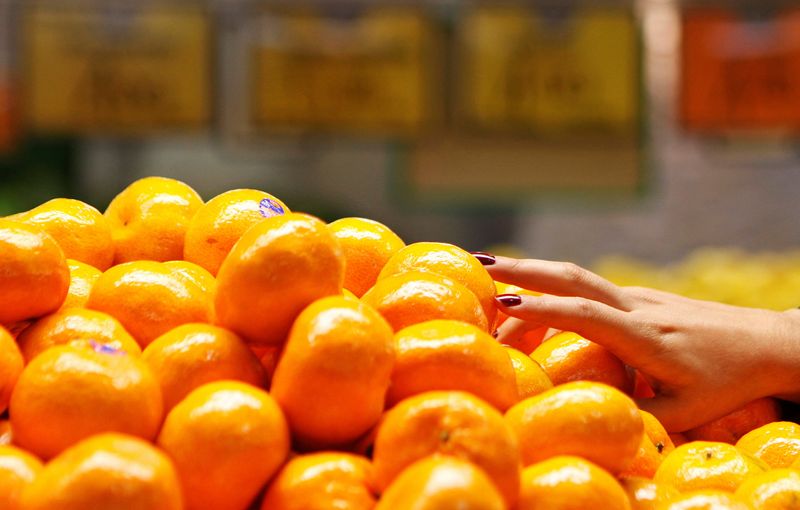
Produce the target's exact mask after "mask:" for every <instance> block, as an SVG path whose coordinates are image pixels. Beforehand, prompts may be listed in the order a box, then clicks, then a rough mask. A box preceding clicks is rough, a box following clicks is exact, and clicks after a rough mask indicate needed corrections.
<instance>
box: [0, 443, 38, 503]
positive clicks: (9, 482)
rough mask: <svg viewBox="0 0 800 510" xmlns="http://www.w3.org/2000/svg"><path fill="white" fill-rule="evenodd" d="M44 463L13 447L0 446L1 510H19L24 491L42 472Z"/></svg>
mask: <svg viewBox="0 0 800 510" xmlns="http://www.w3.org/2000/svg"><path fill="white" fill-rule="evenodd" d="M42 467H43V466H42V462H41V461H40V460H39V459H37V458H36V457H34V456H33V455H31V454H30V453H28V452H26V451H24V450H20V449H19V448H15V447H13V446H3V445H0V508H2V509H3V510H19V509H20V508H21V506H20V498H21V497H22V491H23V489H24V488H25V487H26V486H27V485H29V484H31V483H32V482H33V480H34V479H35V478H36V476H37V475H38V474H39V473H40V472H41V471H42Z"/></svg>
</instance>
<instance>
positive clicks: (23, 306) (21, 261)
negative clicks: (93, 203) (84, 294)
mask: <svg viewBox="0 0 800 510" xmlns="http://www.w3.org/2000/svg"><path fill="white" fill-rule="evenodd" d="M0 267H2V268H3V270H2V272H0V289H3V292H0V325H6V326H8V325H11V324H13V323H15V322H19V321H24V320H27V319H33V318H35V317H40V316H42V315H46V314H48V313H50V312H54V311H56V310H57V309H58V308H59V307H60V306H61V304H62V303H63V302H64V299H65V298H66V296H67V292H68V290H69V268H68V267H67V261H66V259H65V258H64V252H63V251H62V250H61V248H60V247H59V246H58V243H56V241H55V240H54V239H53V238H52V237H51V236H50V235H49V234H47V233H46V232H45V231H44V230H42V229H41V228H40V227H37V226H33V225H28V224H27V223H20V222H17V221H11V220H6V219H0Z"/></svg>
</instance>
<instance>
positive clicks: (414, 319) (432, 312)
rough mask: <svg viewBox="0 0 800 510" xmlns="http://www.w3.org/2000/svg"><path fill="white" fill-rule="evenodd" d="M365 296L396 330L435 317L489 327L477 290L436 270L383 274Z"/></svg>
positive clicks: (485, 329) (484, 327)
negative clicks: (476, 293)
mask: <svg viewBox="0 0 800 510" xmlns="http://www.w3.org/2000/svg"><path fill="white" fill-rule="evenodd" d="M361 299H362V301H364V302H365V303H367V304H368V305H370V306H372V307H373V308H375V309H376V310H378V312H380V314H381V315H383V317H384V318H385V319H386V320H387V321H389V324H390V325H391V326H392V329H394V330H395V331H400V330H401V329H403V328H405V327H406V326H411V325H412V324H418V323H420V322H425V321H430V320H435V319H451V320H458V321H462V322H467V323H469V324H473V325H475V326H477V327H479V328H480V329H482V330H483V331H487V328H488V323H487V322H486V314H485V313H484V312H483V308H481V304H480V302H479V301H478V298H476V297H475V294H473V293H472V291H470V290H469V289H468V288H466V287H464V286H463V285H461V284H460V283H457V282H455V281H454V280H451V279H449V278H446V277H444V276H440V275H438V274H434V273H422V272H419V271H410V272H407V273H401V274H397V275H394V276H387V277H385V278H381V279H380V280H378V282H377V283H376V284H375V286H374V287H372V288H371V289H369V290H368V291H367V292H366V293H365V294H364V295H363V296H362V297H361Z"/></svg>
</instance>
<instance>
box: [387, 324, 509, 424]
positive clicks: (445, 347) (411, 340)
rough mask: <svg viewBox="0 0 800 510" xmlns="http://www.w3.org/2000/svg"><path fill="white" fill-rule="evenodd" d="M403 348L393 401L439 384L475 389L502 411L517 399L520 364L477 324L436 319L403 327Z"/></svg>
mask: <svg viewBox="0 0 800 510" xmlns="http://www.w3.org/2000/svg"><path fill="white" fill-rule="evenodd" d="M394 345H395V350H396V353H397V356H396V360H395V363H394V368H393V369H392V384H391V386H390V387H389V393H388V394H387V397H386V398H387V401H388V404H389V405H394V404H396V403H397V402H399V401H401V400H403V399H405V398H407V397H410V396H412V395H417V394H419V393H423V392H426V391H433V390H460V391H466V392H469V393H472V394H473V395H476V396H478V397H480V398H482V399H483V400H485V401H486V402H489V403H490V404H492V405H493V406H495V407H497V408H498V409H500V410H501V411H505V410H506V409H508V408H509V407H511V406H512V405H514V404H515V403H516V402H517V400H519V397H518V394H517V380H516V375H515V372H514V365H513V364H512V362H511V358H510V357H509V355H508V353H507V352H506V349H504V348H503V347H502V346H501V345H500V344H498V343H497V341H496V340H495V339H494V338H492V337H491V336H490V335H489V334H488V333H486V331H483V330H481V329H479V328H477V327H475V326H473V325H472V324H467V323H464V322H459V321H454V320H434V321H427V322H421V323H419V324H414V325H412V326H408V327H406V328H403V329H401V330H400V331H398V332H397V334H395V336H394Z"/></svg>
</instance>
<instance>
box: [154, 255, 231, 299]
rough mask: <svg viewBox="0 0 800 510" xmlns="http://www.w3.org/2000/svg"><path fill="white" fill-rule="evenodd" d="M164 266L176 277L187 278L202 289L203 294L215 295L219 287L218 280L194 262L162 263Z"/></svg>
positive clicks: (174, 261) (169, 261)
mask: <svg viewBox="0 0 800 510" xmlns="http://www.w3.org/2000/svg"><path fill="white" fill-rule="evenodd" d="M162 264H164V267H167V268H169V269H171V270H172V272H173V274H175V275H176V276H180V277H182V278H185V279H186V280H188V281H190V282H192V283H194V284H195V285H197V286H198V287H200V288H201V289H202V290H203V292H210V293H213V292H214V288H215V287H216V286H217V280H216V278H214V275H212V274H211V273H209V272H208V271H206V270H205V269H203V268H202V267H200V266H198V265H197V264H195V263H193V262H187V261H185V260H168V261H167V262H162Z"/></svg>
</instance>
